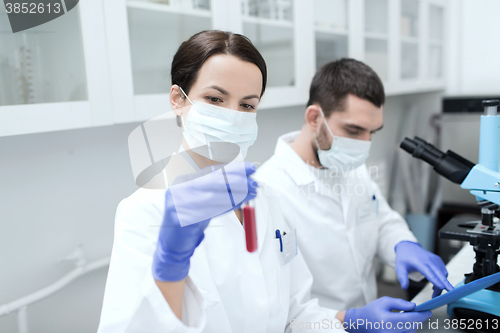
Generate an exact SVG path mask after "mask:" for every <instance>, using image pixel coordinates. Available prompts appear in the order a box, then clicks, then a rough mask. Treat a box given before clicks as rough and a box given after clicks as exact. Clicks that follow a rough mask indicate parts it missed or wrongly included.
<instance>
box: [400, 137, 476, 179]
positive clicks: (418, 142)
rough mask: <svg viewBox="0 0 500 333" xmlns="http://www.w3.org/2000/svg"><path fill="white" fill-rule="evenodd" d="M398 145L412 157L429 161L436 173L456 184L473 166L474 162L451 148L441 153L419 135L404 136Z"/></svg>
mask: <svg viewBox="0 0 500 333" xmlns="http://www.w3.org/2000/svg"><path fill="white" fill-rule="evenodd" d="M399 146H400V147H401V148H402V149H403V150H405V151H406V152H408V153H410V154H411V155H412V156H413V157H415V158H419V159H421V160H424V161H425V162H427V163H429V164H430V165H432V166H433V167H434V170H435V171H436V172H437V173H439V174H440V175H442V176H444V177H446V178H447V179H449V180H450V181H452V182H454V183H457V184H461V183H462V182H463V180H464V179H465V177H467V175H468V174H469V171H470V170H471V169H472V168H473V167H474V163H472V162H471V161H469V160H467V159H465V158H463V157H462V156H460V155H458V154H456V153H454V152H452V151H451V150H448V151H447V152H446V153H443V152H442V151H441V150H439V149H437V148H436V147H434V146H433V145H431V144H430V143H427V142H426V141H425V140H422V139H421V138H419V137H415V138H414V139H413V140H411V139H409V138H405V139H404V140H403V141H402V142H401V144H400V145H399Z"/></svg>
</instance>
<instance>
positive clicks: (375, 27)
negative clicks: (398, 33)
mask: <svg viewBox="0 0 500 333" xmlns="http://www.w3.org/2000/svg"><path fill="white" fill-rule="evenodd" d="M364 30H365V31H364V36H365V39H364V43H365V47H364V50H365V55H364V62H365V63H366V64H367V65H368V66H370V67H371V68H373V70H374V71H375V72H376V73H377V74H378V76H379V77H380V78H381V79H382V80H383V81H387V79H388V77H389V68H388V67H389V3H388V0H365V1H364Z"/></svg>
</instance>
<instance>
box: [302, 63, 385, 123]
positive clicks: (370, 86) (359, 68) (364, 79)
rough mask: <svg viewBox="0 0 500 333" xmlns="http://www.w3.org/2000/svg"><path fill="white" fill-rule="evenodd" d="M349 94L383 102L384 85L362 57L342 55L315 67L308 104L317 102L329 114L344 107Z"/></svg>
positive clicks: (326, 115) (374, 101)
mask: <svg viewBox="0 0 500 333" xmlns="http://www.w3.org/2000/svg"><path fill="white" fill-rule="evenodd" d="M348 94H352V95H355V96H357V97H359V98H361V99H364V100H367V101H369V102H371V103H372V104H373V105H375V106H377V107H381V106H382V105H383V104H384V103H385V93H384V85H383V84H382V81H381V80H380V78H379V77H378V75H377V74H376V73H375V72H374V71H373V69H371V68H370V67H368V66H367V65H365V64H364V63H362V62H361V61H357V60H354V59H349V58H342V59H340V60H336V61H332V62H329V63H327V64H325V65H323V66H322V67H321V68H320V69H318V71H317V72H316V74H315V75H314V78H313V80H312V82H311V87H310V89H309V101H308V102H307V106H309V105H313V104H315V103H317V104H319V105H320V106H321V109H322V110H323V112H324V114H325V117H327V118H328V117H329V116H330V115H331V113H332V112H333V111H344V110H345V101H346V97H347V95H348Z"/></svg>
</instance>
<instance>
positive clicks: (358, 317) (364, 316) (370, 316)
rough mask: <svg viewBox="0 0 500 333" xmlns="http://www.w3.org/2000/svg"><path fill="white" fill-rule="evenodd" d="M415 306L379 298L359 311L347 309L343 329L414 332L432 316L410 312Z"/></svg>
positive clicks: (400, 300) (426, 312)
mask: <svg viewBox="0 0 500 333" xmlns="http://www.w3.org/2000/svg"><path fill="white" fill-rule="evenodd" d="M415 306H416V304H415V303H412V302H407V301H405V300H402V299H397V298H391V297H381V298H379V299H377V300H375V301H373V302H370V303H368V304H367V305H365V306H364V307H362V308H359V309H347V310H346V312H345V317H344V328H345V330H346V331H347V332H350V333H367V332H377V333H384V332H392V333H398V332H415V331H416V330H417V329H418V328H419V326H420V324H418V323H421V322H424V321H426V320H427V319H429V318H430V317H431V316H432V312H431V311H422V312H392V311H391V310H396V311H410V310H412V309H413V308H415Z"/></svg>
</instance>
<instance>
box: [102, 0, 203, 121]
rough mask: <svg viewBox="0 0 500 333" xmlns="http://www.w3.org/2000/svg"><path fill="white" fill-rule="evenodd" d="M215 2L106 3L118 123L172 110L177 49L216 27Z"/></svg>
mask: <svg viewBox="0 0 500 333" xmlns="http://www.w3.org/2000/svg"><path fill="white" fill-rule="evenodd" d="M211 2H212V1H211V0H177V1H176V0H140V1H139V0H106V1H105V5H104V8H105V13H106V30H107V39H108V52H109V59H110V68H111V80H112V89H113V104H114V107H115V121H116V122H118V123H119V122H129V121H143V120H149V119H151V118H154V117H156V116H158V115H160V114H163V113H165V112H167V111H169V110H171V107H170V97H169V93H170V87H171V80H170V67H171V63H172V59H173V56H174V54H175V52H176V51H177V49H178V48H179V45H180V44H181V43H182V42H183V41H185V40H186V39H188V38H189V37H191V36H192V35H193V34H195V33H196V32H200V31H202V30H207V29H211V28H212V13H211V7H212V4H211Z"/></svg>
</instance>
